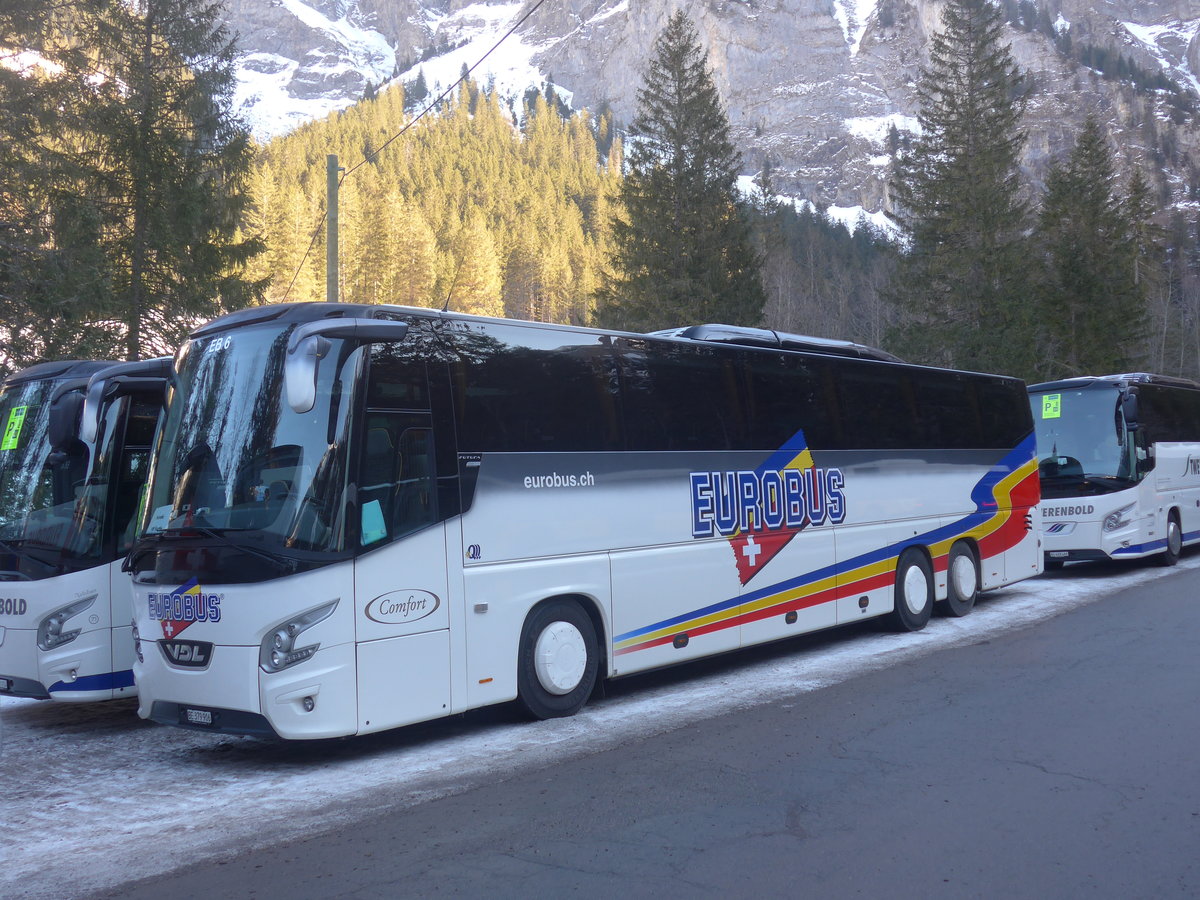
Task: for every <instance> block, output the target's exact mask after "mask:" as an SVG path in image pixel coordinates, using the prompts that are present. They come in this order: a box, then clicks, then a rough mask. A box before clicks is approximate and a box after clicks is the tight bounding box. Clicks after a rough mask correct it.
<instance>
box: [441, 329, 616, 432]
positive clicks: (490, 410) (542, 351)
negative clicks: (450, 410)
mask: <svg viewBox="0 0 1200 900" xmlns="http://www.w3.org/2000/svg"><path fill="white" fill-rule="evenodd" d="M605 340H606V339H601V338H598V337H595V336H590V335H583V334H573V333H571V332H563V331H558V330H553V331H551V330H544V329H537V328H522V327H518V326H503V325H488V326H486V328H482V329H481V328H479V327H477V326H472V327H471V330H469V331H462V332H459V333H458V334H456V335H455V339H454V349H455V351H456V352H455V354H454V358H453V360H452V362H451V364H450V369H451V381H452V384H453V389H454V396H455V406H456V418H457V421H458V426H459V433H458V449H459V450H460V451H467V452H476V451H492V452H496V451H509V452H559V453H565V452H579V451H601V450H619V449H621V448H622V443H623V442H622V435H621V428H620V406H619V404H618V402H617V379H616V373H615V371H614V367H613V362H612V353H611V351H610V350H609V348H608V347H607V346H605V343H604V341H605Z"/></svg>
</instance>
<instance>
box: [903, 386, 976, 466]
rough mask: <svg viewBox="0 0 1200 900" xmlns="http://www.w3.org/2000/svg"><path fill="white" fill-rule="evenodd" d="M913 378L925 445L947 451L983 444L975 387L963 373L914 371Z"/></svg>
mask: <svg viewBox="0 0 1200 900" xmlns="http://www.w3.org/2000/svg"><path fill="white" fill-rule="evenodd" d="M912 380H913V387H914V389H915V390H916V392H917V409H918V412H919V416H920V421H921V430H922V432H923V433H924V435H925V440H926V441H927V443H928V446H930V447H944V448H946V449H947V450H963V449H969V448H974V447H981V446H984V445H983V443H982V441H983V422H982V420H981V417H980V412H979V404H978V403H977V402H976V394H975V386H974V385H973V384H972V383H971V382H970V381H969V380H968V378H967V377H966V376H965V375H960V374H958V373H941V372H915V373H914V374H913V379H912Z"/></svg>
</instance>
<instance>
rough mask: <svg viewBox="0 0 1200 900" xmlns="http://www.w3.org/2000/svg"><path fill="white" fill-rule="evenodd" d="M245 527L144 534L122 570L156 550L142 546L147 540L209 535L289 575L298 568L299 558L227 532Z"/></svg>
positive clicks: (189, 527)
mask: <svg viewBox="0 0 1200 900" xmlns="http://www.w3.org/2000/svg"><path fill="white" fill-rule="evenodd" d="M243 530H244V529H240V528H209V527H208V526H206V525H185V526H182V527H180V528H164V529H163V530H162V531H155V532H153V533H151V534H144V535H142V536H141V537H140V538H138V541H137V544H135V545H134V547H133V549H132V550H130V551H129V555H128V556H126V557H125V562H124V563H122V564H121V571H123V572H128V571H131V570H132V568H133V566H134V565H135V564H136V563H137V560H139V559H141V557H142V556H143V555H145V554H146V553H153V552H155V549H156V548H155V547H154V546H150V547H144V546H140V545H141V544H143V543H146V542H152V543H153V544H155V545H157V544H159V543H162V541H163V540H164V539H170V538H180V537H182V538H187V537H207V538H214V539H216V540H218V541H220V542H221V543H222V544H224V545H225V546H227V547H230V548H232V549H234V550H238V551H240V552H242V553H246V554H249V555H250V556H257V557H258V558H259V559H265V560H266V561H267V562H269V563H271V564H272V565H274V566H275V567H276V568H277V569H279V571H281V572H284V573H286V574H288V575H291V574H293V573H294V572H296V570H297V568H298V560H295V559H292V558H291V557H290V556H284V555H283V554H282V553H275V552H274V551H271V550H267V549H264V548H261V547H250V546H247V545H246V544H244V543H239V542H237V541H235V540H233V539H231V538H229V537H228V536H227V532H230V531H234V532H240V531H243Z"/></svg>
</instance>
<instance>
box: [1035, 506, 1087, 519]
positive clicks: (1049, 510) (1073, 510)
mask: <svg viewBox="0 0 1200 900" xmlns="http://www.w3.org/2000/svg"><path fill="white" fill-rule="evenodd" d="M1095 511H1096V507H1094V506H1090V505H1089V506H1043V507H1042V515H1043V516H1049V517H1052V518H1056V519H1057V518H1060V517H1062V516H1090V515H1091V514H1092V513H1094V512H1095Z"/></svg>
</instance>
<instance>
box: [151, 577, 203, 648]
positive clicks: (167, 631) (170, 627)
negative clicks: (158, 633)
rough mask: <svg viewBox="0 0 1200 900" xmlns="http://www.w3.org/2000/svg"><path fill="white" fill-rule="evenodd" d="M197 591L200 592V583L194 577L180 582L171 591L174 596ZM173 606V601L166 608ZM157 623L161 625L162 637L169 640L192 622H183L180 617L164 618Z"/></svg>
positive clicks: (196, 592) (177, 635)
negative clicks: (183, 582)
mask: <svg viewBox="0 0 1200 900" xmlns="http://www.w3.org/2000/svg"><path fill="white" fill-rule="evenodd" d="M199 593H200V583H199V582H198V581H197V580H196V579H195V578H193V579H191V580H190V581H188V582H187V583H186V584H181V585H180V586H179V587H177V588H176V589H175V590H173V591H171V595H172V596H174V595H175V594H199ZM173 606H174V604H173V603H168V604H167V610H168V611H169V610H170V609H171V607H173ZM168 614H169V612H168ZM159 624H160V625H162V632H163V637H165V638H166V639H167V640H170V639H171V638H176V637H179V633H180V632H181V631H183V629H185V628H187V627H188V626H189V625H191V624H192V623H191V622H185V621H182V620H180V619H166V618H164V619H163V620H162V621H161V622H159Z"/></svg>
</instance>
